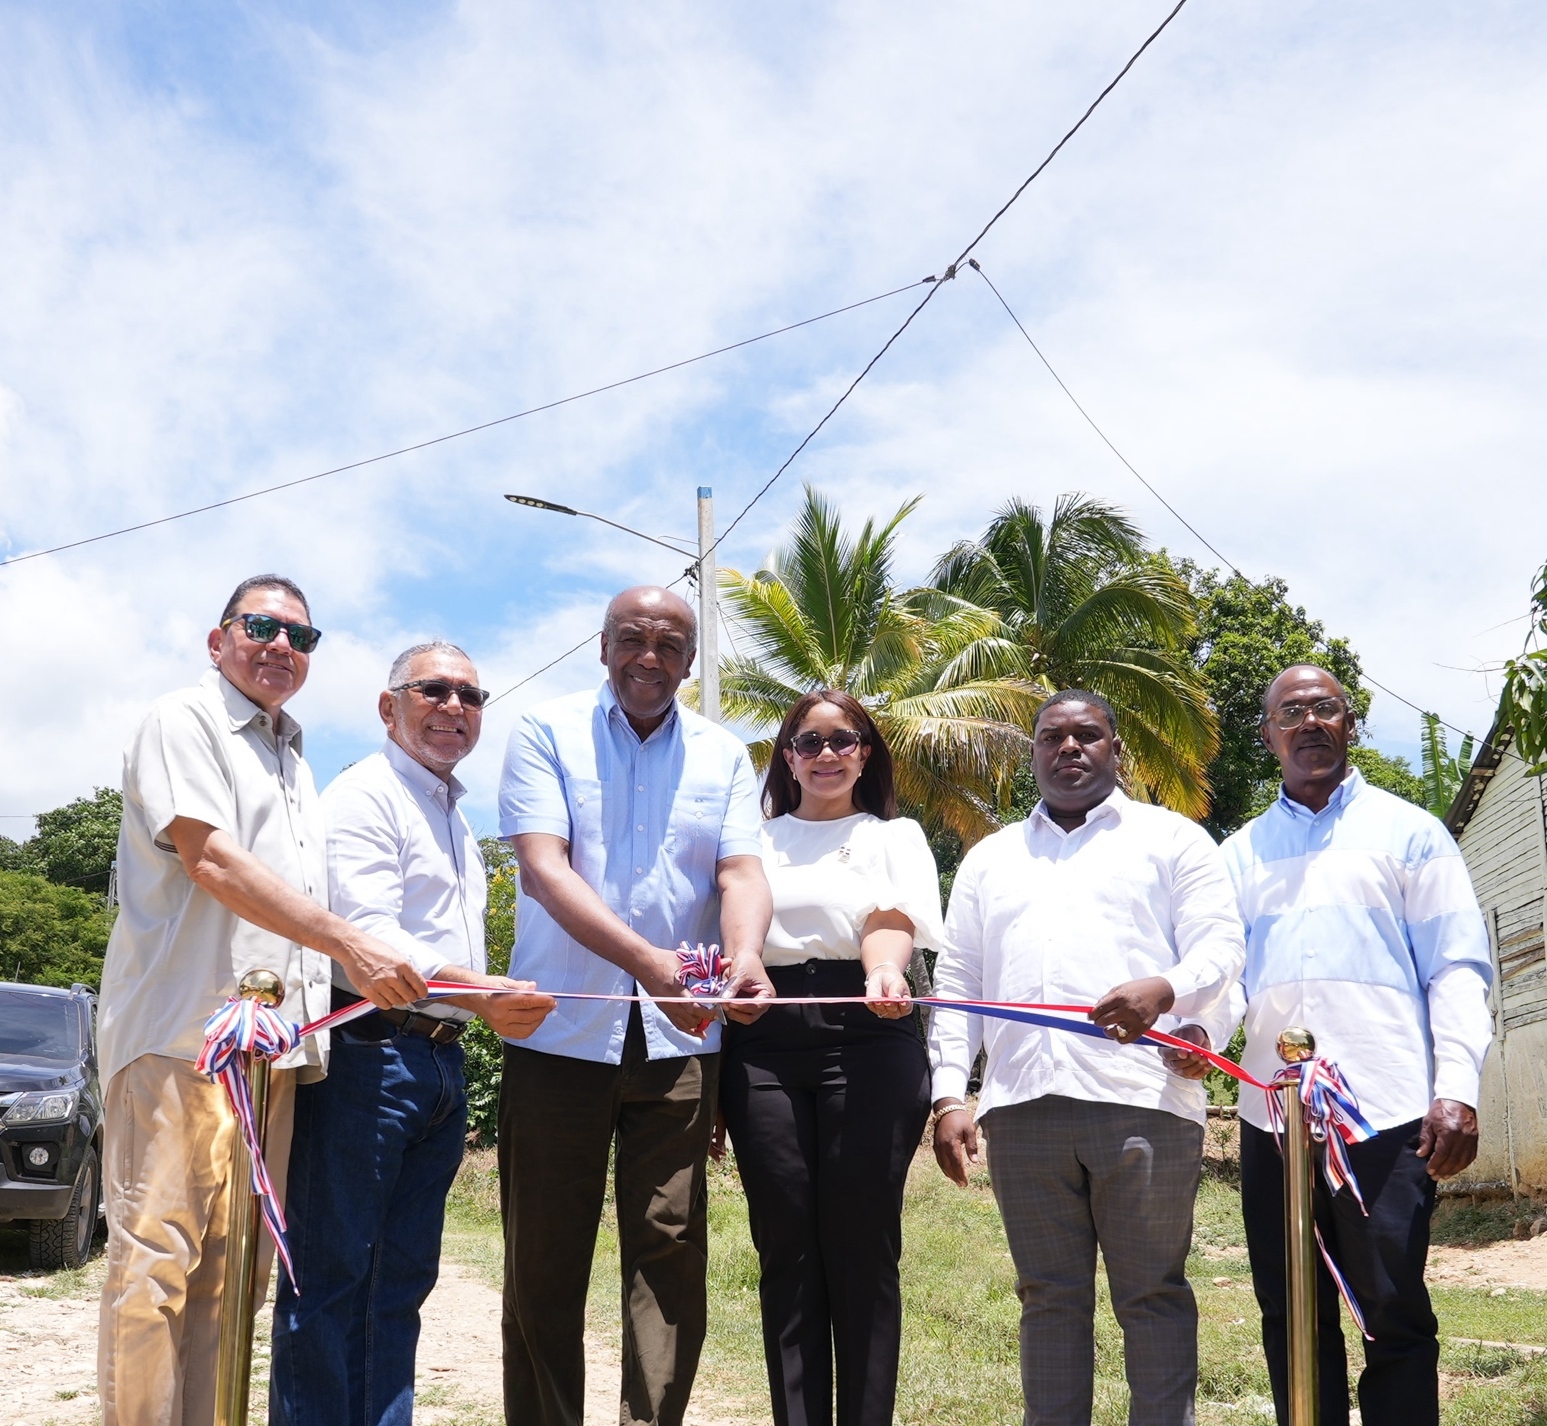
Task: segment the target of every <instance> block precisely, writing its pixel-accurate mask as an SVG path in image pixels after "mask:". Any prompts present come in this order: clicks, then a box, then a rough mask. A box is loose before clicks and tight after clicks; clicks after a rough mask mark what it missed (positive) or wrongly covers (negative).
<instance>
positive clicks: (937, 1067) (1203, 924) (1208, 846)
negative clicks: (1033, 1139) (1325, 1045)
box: [929, 791, 1246, 1123]
mask: <svg viewBox="0 0 1547 1426" xmlns="http://www.w3.org/2000/svg"><path fill="white" fill-rule="evenodd" d="M945 940H946V949H945V951H944V953H943V954H942V955H941V957H940V959H939V962H938V963H937V965H936V967H935V988H936V991H937V993H938V994H940V995H942V996H948V997H949V996H959V997H964V998H968V999H983V1000H1003V1001H1031V1002H1037V1003H1041V1004H1053V1005H1094V1004H1095V1003H1096V1001H1098V1000H1099V999H1100V998H1101V997H1102V996H1103V995H1105V994H1106V992H1107V991H1109V990H1111V989H1112V988H1113V987H1114V986H1116V985H1120V984H1122V983H1123V982H1124V981H1130V980H1138V979H1142V978H1144V977H1147V976H1164V977H1165V978H1166V979H1167V980H1169V981H1170V982H1171V987H1172V989H1173V990H1174V991H1175V993H1176V1004H1175V1005H1174V1006H1173V1007H1172V1010H1171V1013H1169V1014H1167V1015H1163V1016H1161V1018H1160V1020H1159V1021H1158V1022H1157V1026H1156V1028H1158V1029H1161V1030H1169V1029H1174V1028H1175V1027H1176V1026H1178V1025H1182V1024H1189V1023H1191V1024H1199V1025H1202V1026H1203V1027H1204V1028H1205V1029H1206V1030H1208V1031H1209V1033H1210V1036H1211V1038H1213V1039H1214V1040H1215V1043H1216V1046H1217V1044H1218V1037H1219V1035H1220V1034H1221V1032H1222V1031H1223V1030H1224V1028H1225V1026H1226V1024H1227V1021H1228V1015H1229V1005H1228V992H1229V989H1230V986H1231V985H1232V984H1233V983H1234V982H1235V980H1236V978H1237V977H1238V976H1239V975H1240V973H1241V967H1242V965H1243V963H1244V961H1245V958H1246V947H1245V940H1244V937H1243V934H1242V930H1241V920H1240V917H1239V916H1238V915H1237V913H1236V907H1235V896H1234V891H1233V888H1232V886H1231V883H1230V878H1229V876H1228V874H1227V873H1226V871H1225V864H1224V860H1223V858H1222V857H1221V855H1220V851H1219V848H1218V847H1216V846H1215V845H1214V842H1213V840H1212V839H1211V838H1210V837H1209V835H1208V833H1207V832H1205V831H1204V830H1203V829H1202V828H1201V827H1198V826H1196V825H1195V824H1194V823H1192V822H1189V821H1188V820H1187V819H1186V818H1185V817H1182V816H1179V815H1178V814H1177V813H1175V812H1171V811H1168V810H1167V809H1166V808H1163V807H1153V806H1149V805H1146V804H1143V803H1138V802H1133V801H1131V800H1130V799H1129V798H1127V797H1125V796H1124V795H1123V794H1122V793H1121V792H1117V791H1115V792H1113V794H1112V795H1111V797H1109V798H1108V799H1107V800H1106V801H1105V802H1103V803H1102V804H1101V805H1100V806H1098V807H1096V808H1094V809H1092V811H1090V812H1089V813H1088V814H1086V818H1085V822H1084V824H1083V825H1082V826H1080V827H1077V828H1075V830H1074V831H1072V832H1065V831H1064V830H1063V828H1062V827H1060V826H1059V825H1058V824H1057V823H1056V822H1054V821H1053V820H1052V818H1050V817H1049V816H1048V815H1047V812H1046V810H1045V808H1044V807H1043V805H1042V804H1041V803H1038V804H1037V807H1036V809H1035V810H1034V811H1033V812H1032V814H1031V816H1030V817H1029V818H1027V820H1026V821H1024V822H1020V823H1017V824H1016V825H1014V826H1011V827H1006V828H1004V830H1003V831H999V832H995V833H994V834H993V835H992V836H990V837H985V838H984V839H983V840H982V841H981V842H979V843H978V844H977V846H975V847H973V849H972V850H971V851H970V852H968V853H967V855H966V857H965V858H964V859H963V861H962V864H961V868H960V870H959V871H958V872H957V873H956V881H955V884H954V886H953V887H952V890H951V905H950V910H949V911H948V912H947V914H946V923H945ZM929 1039H930V1050H931V1055H932V1059H933V1061H934V1095H935V1098H936V1099H940V1098H942V1097H947V1096H954V1097H957V1098H960V1097H962V1096H963V1095H965V1093H966V1090H967V1077H968V1074H969V1073H970V1071H971V1068H972V1062H973V1060H974V1059H976V1057H977V1053H978V1049H979V1046H980V1045H981V1046H982V1047H984V1048H985V1049H986V1050H987V1069H986V1071H985V1073H984V1076H983V1088H982V1092H981V1094H980V1096H979V1100H978V1112H979V1113H980V1114H986V1113H988V1111H989V1110H991V1109H994V1108H996V1107H997V1106H999V1105H1001V1104H1017V1103H1022V1102H1024V1101H1026V1100H1031V1099H1038V1098H1040V1097H1041V1096H1043V1095H1047V1094H1058V1095H1065V1096H1067V1097H1069V1098H1071V1099H1085V1100H1092V1101H1096V1102H1102V1103H1119V1104H1132V1105H1136V1106H1138V1107H1141V1108H1146V1109H1163V1110H1166V1111H1168V1112H1169V1113H1172V1114H1176V1115H1179V1116H1181V1117H1182V1118H1185V1119H1194V1120H1197V1121H1198V1122H1200V1123H1201V1122H1202V1121H1203V1119H1204V1117H1205V1116H1204V1110H1205V1107H1206V1097H1205V1093H1204V1089H1203V1086H1202V1084H1200V1083H1198V1082H1197V1081H1194V1080H1185V1079H1181V1078H1179V1077H1178V1076H1176V1075H1174V1074H1172V1073H1171V1072H1170V1071H1169V1070H1167V1069H1166V1068H1165V1066H1164V1065H1163V1064H1162V1063H1161V1060H1160V1052H1159V1050H1158V1049H1156V1048H1155V1047H1153V1046H1144V1045H1119V1044H1117V1043H1116V1042H1115V1041H1103V1040H1096V1039H1092V1038H1090V1037H1088V1036H1085V1035H1079V1034H1072V1033H1069V1032H1067V1031H1064V1030H1052V1029H1044V1028H1042V1027H1040V1026H1035V1025H1021V1024H1017V1023H1015V1022H1013V1021H1007V1020H995V1019H989V1018H985V1017H982V1016H977V1015H967V1014H963V1013H961V1012H959V1011H952V1010H937V1011H936V1012H935V1013H934V1014H933V1015H932V1016H931V1017H930V1033H929Z"/></svg>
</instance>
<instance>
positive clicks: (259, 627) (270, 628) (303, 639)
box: [220, 614, 322, 654]
mask: <svg viewBox="0 0 1547 1426" xmlns="http://www.w3.org/2000/svg"><path fill="white" fill-rule="evenodd" d="M233 624H240V625H241V626H242V628H243V629H244V630H245V631H246V633H247V637H248V638H249V639H251V640H252V641H253V643H255V644H272V643H273V642H274V640H275V639H277V638H278V637H279V631H280V630H281V629H283V630H284V631H285V637H286V638H288V639H289V640H290V647H291V648H292V649H294V650H295V651H296V653H298V654H309V653H310V652H311V651H312V650H313V649H315V648H316V647H317V645H318V644H319V643H320V642H321V641H322V630H321V629H314V628H312V626H311V625H310V624H288V623H286V622H285V621H284V620H283V619H276V618H275V617H274V616H273V615H272V614H235V615H233V616H232V617H231V618H229V619H227V620H226V621H225V623H224V624H222V625H221V626H220V627H221V628H222V629H229V628H230V627H231V626H232V625H233Z"/></svg>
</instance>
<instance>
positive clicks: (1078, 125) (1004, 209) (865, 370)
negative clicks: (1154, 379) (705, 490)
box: [490, 0, 1187, 702]
mask: <svg viewBox="0 0 1547 1426" xmlns="http://www.w3.org/2000/svg"><path fill="white" fill-rule="evenodd" d="M1186 3H1187V0H1177V4H1176V6H1175V8H1173V9H1172V11H1171V13H1170V14H1168V15H1167V16H1166V18H1165V19H1164V20H1162V21H1161V22H1160V24H1159V25H1157V26H1156V27H1155V29H1154V30H1153V31H1151V33H1150V34H1149V36H1148V37H1147V38H1146V39H1145V41H1144V43H1143V44H1141V45H1140V46H1139V47H1138V49H1136V50H1135V51H1134V52H1133V54H1132V55H1130V56H1129V58H1128V62H1127V63H1126V64H1125V65H1124V66H1123V67H1122V68H1121V69H1120V70H1118V72H1117V74H1116V76H1115V77H1114V78H1113V80H1112V81H1111V83H1109V84H1108V85H1107V87H1106V88H1105V89H1103V90H1102V91H1101V93H1099V94H1098V95H1097V96H1096V97H1095V98H1094V99H1093V100H1092V101H1091V103H1090V106H1089V107H1088V108H1087V109H1086V110H1085V112H1084V113H1083V114H1081V115H1080V117H1079V119H1078V120H1076V121H1075V123H1074V125H1073V127H1072V128H1070V129H1069V131H1068V132H1067V133H1066V134H1065V135H1064V136H1063V138H1061V139H1059V141H1058V142H1057V143H1056V144H1054V145H1053V147H1052V148H1051V149H1050V150H1049V151H1048V155H1047V157H1046V158H1044V159H1043V160H1042V162H1041V163H1039V164H1038V165H1037V166H1036V167H1035V168H1034V169H1033V170H1032V171H1031V173H1030V174H1028V175H1027V177H1026V179H1025V180H1024V181H1023V182H1022V183H1021V186H1020V187H1019V188H1017V189H1016V190H1015V192H1014V193H1012V194H1011V195H1010V196H1009V198H1007V199H1006V200H1005V201H1004V203H1003V204H1001V205H1000V207H999V210H998V211H997V212H996V213H995V214H994V216H993V217H991V218H990V219H989V220H988V222H986V223H985V224H984V225H983V226H982V227H981V228H980V229H979V230H978V233H977V236H976V237H974V238H973V239H972V241H971V242H970V243H968V244H967V246H966V247H964V248H963V249H962V250H961V252H960V253H959V254H958V255H957V257H956V260H955V261H954V262H953V263H951V264H950V266H949V267H947V268H946V270H945V272H944V273H943V274H939V275H937V276H930V277H926V278H924V279H923V280H924V282H925V283H927V284H929V291H928V292H926V293H925V294H924V297H923V300H922V301H921V302H919V304H918V305H917V306H916V307H915V308H914V309H913V310H912V311H911V312H909V313H908V315H907V317H906V318H904V319H903V322H902V325H901V326H899V327H898V328H897V330H896V331H895V332H893V333H892V335H891V336H889V337H888V338H887V339H886V341H885V342H884V343H882V345H881V349H880V350H879V351H878V352H877V353H876V354H875V355H874V356H873V357H871V358H870V360H869V361H867V362H866V363H865V365H864V366H863V367H861V368H860V372H859V375H858V376H856V377H855V378H854V380H853V381H851V382H850V383H849V384H848V385H847V386H846V387H845V388H844V390H843V394H842V395H841V396H839V398H838V399H837V400H836V401H834V402H833V404H832V405H831V406H829V407H828V408H827V411H826V413H825V414H824V415H823V417H822V419H821V420H820V421H818V422H817V423H816V425H815V426H813V427H812V428H811V429H810V430H809V431H808V432H807V433H806V435H805V436H804V437H803V438H802V440H801V442H800V444H799V445H797V446H796V447H795V449H794V450H793V451H791V452H790V454H789V456H788V457H787V458H786V459H785V461H784V463H783V464H782V465H781V466H780V467H779V468H778V469H777V470H776V471H774V473H773V474H772V475H771V476H769V477H768V479H767V480H765V481H764V482H763V484H762V485H761V486H760V487H759V488H758V490H757V491H756V493H755V494H754V495H753V496H752V498H751V499H750V500H749V501H747V503H746V504H745V505H743V506H742V507H741V509H740V511H738V512H737V514H736V517H735V518H734V519H733V520H732V521H731V522H730V524H728V525H727V526H726V527H725V528H724V530H722V531H721V532H720V533H719V535H717V536H716V537H715V541H714V543H713V544H712V545H711V546H710V547H709V552H710V553H711V554H712V553H714V552H715V551H717V550H718V549H719V548H720V546H721V545H722V544H724V543H725V541H726V539H727V538H728V537H729V535H730V533H731V531H733V530H734V529H735V528H736V526H738V525H739V524H740V523H741V522H742V521H743V520H744V519H746V517H747V515H748V514H749V513H750V512H751V510H752V507H753V506H754V505H756V504H757V502H758V501H759V500H761V499H762V498H763V497H764V496H765V495H767V494H768V492H769V491H770V490H772V489H773V487H774V485H775V484H776V483H777V482H778V480H779V478H780V476H782V475H783V474H784V473H785V471H787V470H788V469H789V468H790V467H791V466H792V465H793V464H794V463H795V461H796V459H797V458H798V457H799V455H800V453H801V452H802V451H803V450H805V449H806V447H807V446H808V445H810V444H811V442H812V441H813V440H815V439H816V437H817V435H818V434H819V433H820V431H821V430H822V428H823V427H824V426H825V425H826V424H827V423H828V422H829V421H830V420H832V418H833V417H834V416H835V415H837V413H838V409H839V408H840V407H841V406H842V405H843V404H844V402H846V401H847V400H848V399H849V397H850V396H852V395H853V394H854V391H855V388H856V387H858V386H859V384H860V382H862V381H863V380H864V379H865V378H866V377H867V376H868V375H869V374H870V372H871V370H872V369H873V368H874V367H875V365H876V363H877V362H879V361H880V360H881V358H882V357H884V356H885V355H886V354H887V352H888V351H890V350H891V348H892V346H893V344H894V343H895V342H896V341H897V339H898V338H899V337H900V336H902V334H903V333H904V332H906V331H907V330H908V328H909V327H910V326H912V324H913V319H914V318H915V317H917V316H918V315H919V313H920V312H922V311H923V310H924V309H925V308H926V307H927V306H928V305H929V304H930V302H931V301H933V300H934V296H935V293H937V292H938V291H939V290H940V287H941V284H942V283H945V282H949V281H951V280H952V279H953V278H955V276H956V272H957V269H958V268H959V267H960V266H961V264H962V263H963V262H965V261H966V260H967V259H968V258H969V257H970V256H971V255H972V250H973V249H974V248H975V247H977V245H978V244H979V243H981V242H982V241H983V239H984V238H985V237H987V236H988V232H989V230H990V229H991V228H992V227H993V226H994V224H995V223H997V222H998V221H999V220H1000V219H1001V218H1002V217H1004V215H1005V214H1006V213H1008V212H1009V211H1010V209H1011V207H1012V206H1013V205H1014V204H1015V202H1016V200H1017V199H1018V198H1019V197H1020V196H1021V194H1023V193H1024V192H1025V191H1026V190H1027V189H1028V188H1029V187H1031V185H1032V182H1033V181H1034V180H1035V179H1036V178H1037V177H1038V175H1040V174H1041V173H1042V171H1043V169H1045V168H1046V167H1047V166H1048V165H1049V164H1050V163H1052V161H1053V160H1054V159H1055V158H1057V157H1058V154H1059V152H1060V151H1061V150H1062V149H1063V147H1064V145H1065V144H1067V143H1068V142H1069V140H1070V139H1072V138H1073V137H1074V136H1075V135H1076V134H1077V133H1079V131H1080V130H1081V129H1082V128H1083V127H1084V126H1085V121H1086V120H1087V119H1089V118H1090V116H1091V115H1092V114H1094V113H1095V112H1096V110H1097V109H1098V108H1099V107H1100V106H1101V103H1102V101H1103V100H1104V99H1105V98H1106V97H1107V95H1109V94H1110V93H1111V92H1112V91H1113V90H1114V89H1116V88H1117V86H1118V85H1119V84H1120V83H1122V80H1123V77H1124V76H1125V75H1126V74H1127V73H1128V71H1129V70H1130V69H1132V68H1133V67H1134V65H1135V64H1136V63H1138V60H1139V57H1140V56H1141V55H1142V54H1143V53H1144V51H1145V50H1147V49H1148V48H1149V47H1150V46H1151V45H1152V44H1154V43H1155V41H1156V40H1157V39H1159V38H1160V36H1161V34H1162V33H1163V32H1164V30H1165V28H1166V26H1168V25H1169V24H1170V23H1171V22H1172V21H1173V20H1174V19H1176V17H1177V16H1178V15H1179V14H1181V12H1182V7H1183V6H1184V5H1186ZM913 285H914V286H918V285H919V284H917V283H915V284H913ZM896 290H897V291H898V292H904V291H906V290H907V289H906V288H898V289H896ZM885 295H886V296H888V297H890V296H892V295H894V294H892V293H887V294H885ZM872 300H876V299H872ZM840 310H847V309H840ZM1006 310H1007V311H1008V310H1009V309H1008V308H1007V309H1006ZM1012 315H1013V314H1012ZM1028 340H1030V339H1029V338H1028ZM555 404H557V403H555ZM677 582H678V581H677V580H673V581H672V583H673V584H675V583H677ZM594 637H596V636H595V635H591V636H590V637H588V638H586V639H583V640H582V641H581V642H580V643H578V644H576V645H575V647H574V648H572V649H569V650H567V651H566V652H565V653H562V654H560V655H559V656H558V658H556V659H553V660H552V661H551V662H549V663H546V664H544V665H543V666H542V667H541V668H540V669H538V670H537V671H536V672H535V673H530V674H528V675H527V676H526V677H525V678H523V679H522V680H521V681H520V682H519V683H515V684H512V685H511V686H510V687H509V688H507V689H506V690H505V692H504V693H501V694H500V695H499V697H500V698H504V697H506V696H507V695H509V694H511V693H514V692H515V691H516V689H518V688H520V687H522V686H523V685H525V684H527V683H530V682H531V681H532V680H533V679H534V678H537V677H538V676H539V675H540V674H543V673H546V672H547V671H548V670H549V669H550V668H552V667H553V666H554V665H555V664H559V663H562V662H563V661H564V660H565V659H567V658H568V657H569V656H570V654H573V653H577V652H578V651H579V650H580V649H582V648H584V647H585V645H586V644H587V643H589V642H590V639H591V638H594ZM497 701H498V700H497V699H491V700H490V702H497Z"/></svg>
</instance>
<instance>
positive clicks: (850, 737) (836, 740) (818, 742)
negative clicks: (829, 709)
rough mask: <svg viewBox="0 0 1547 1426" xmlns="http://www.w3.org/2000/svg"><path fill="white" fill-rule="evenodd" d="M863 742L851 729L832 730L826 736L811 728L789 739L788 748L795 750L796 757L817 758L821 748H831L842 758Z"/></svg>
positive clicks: (820, 753)
mask: <svg viewBox="0 0 1547 1426" xmlns="http://www.w3.org/2000/svg"><path fill="white" fill-rule="evenodd" d="M864 741H865V740H864V739H863V738H861V737H860V735H859V734H858V733H856V732H855V731H854V729H852V728H834V729H833V731H832V732H830V733H828V734H826V735H824V734H822V733H818V732H817V731H816V730H815V729H814V728H813V729H808V730H807V731H806V732H804V733H797V734H796V735H795V736H794V737H793V738H791V739H790V746H791V747H792V748H794V749H795V755H796V756H797V757H802V758H819V757H821V756H822V749H823V748H831V749H832V750H833V751H834V752H835V753H837V754H838V756H839V757H843V755H844V754H845V753H852V752H853V751H854V749H855V748H857V747H858V746H859V745H860V744H861V743H862V742H864Z"/></svg>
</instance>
